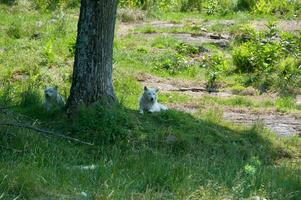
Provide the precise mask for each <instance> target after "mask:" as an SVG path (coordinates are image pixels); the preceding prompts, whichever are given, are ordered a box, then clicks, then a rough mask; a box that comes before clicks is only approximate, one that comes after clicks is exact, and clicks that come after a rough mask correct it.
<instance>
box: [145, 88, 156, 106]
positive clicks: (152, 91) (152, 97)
mask: <svg viewBox="0 0 301 200" xmlns="http://www.w3.org/2000/svg"><path fill="white" fill-rule="evenodd" d="M157 92H159V89H158V88H147V87H146V86H144V93H143V97H144V98H145V99H146V100H147V101H148V102H152V103H155V102H157Z"/></svg>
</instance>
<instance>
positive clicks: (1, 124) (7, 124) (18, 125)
mask: <svg viewBox="0 0 301 200" xmlns="http://www.w3.org/2000/svg"><path fill="white" fill-rule="evenodd" d="M0 126H10V127H18V128H26V129H30V130H33V131H36V132H38V133H41V134H44V135H53V136H56V137H60V138H64V139H67V140H71V141H74V142H78V143H81V144H86V145H90V146H92V145H94V144H92V143H89V142H85V141H81V140H79V139H77V138H73V137H70V136H66V135H63V134H59V133H55V132H52V131H48V130H43V129H40V128H37V127H34V126H30V125H25V124H19V123H10V122H5V123H0Z"/></svg>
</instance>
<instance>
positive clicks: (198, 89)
mask: <svg viewBox="0 0 301 200" xmlns="http://www.w3.org/2000/svg"><path fill="white" fill-rule="evenodd" d="M175 91H181V92H186V91H192V92H207V89H206V88H203V87H189V88H178V89H176V90H175Z"/></svg>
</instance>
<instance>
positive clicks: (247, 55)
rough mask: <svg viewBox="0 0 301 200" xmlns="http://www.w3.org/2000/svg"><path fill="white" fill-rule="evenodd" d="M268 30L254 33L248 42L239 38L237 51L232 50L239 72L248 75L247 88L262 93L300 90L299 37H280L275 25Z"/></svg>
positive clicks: (285, 35) (284, 34) (300, 51)
mask: <svg viewBox="0 0 301 200" xmlns="http://www.w3.org/2000/svg"><path fill="white" fill-rule="evenodd" d="M267 27H268V30H266V31H264V32H261V33H259V32H252V33H251V34H249V35H248V36H249V37H248V38H247V39H245V38H244V37H237V43H238V47H234V50H233V63H234V65H235V66H236V71H237V72H240V73H248V74H249V76H248V80H247V81H246V84H247V85H253V86H255V87H257V88H259V89H260V90H261V91H266V90H268V89H271V88H272V87H273V86H274V88H275V89H277V90H279V89H280V90H283V89H284V90H286V89H288V87H298V80H299V79H300V73H301V72H300V67H299V65H298V64H297V62H296V59H297V58H298V57H299V56H300V53H301V50H300V35H296V34H291V33H279V31H278V30H276V28H275V25H274V24H273V23H269V24H268V26H267ZM242 35H243V34H242Z"/></svg>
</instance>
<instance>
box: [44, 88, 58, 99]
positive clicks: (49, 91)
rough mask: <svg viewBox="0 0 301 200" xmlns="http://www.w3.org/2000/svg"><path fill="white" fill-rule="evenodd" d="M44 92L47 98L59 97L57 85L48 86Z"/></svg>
mask: <svg viewBox="0 0 301 200" xmlns="http://www.w3.org/2000/svg"><path fill="white" fill-rule="evenodd" d="M44 94H45V98H46V99H49V100H54V99H56V98H57V95H58V91H57V87H54V88H53V87H47V88H46V89H45V90H44Z"/></svg>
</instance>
